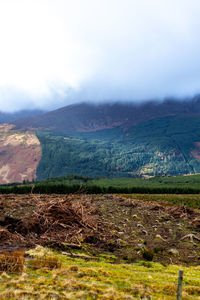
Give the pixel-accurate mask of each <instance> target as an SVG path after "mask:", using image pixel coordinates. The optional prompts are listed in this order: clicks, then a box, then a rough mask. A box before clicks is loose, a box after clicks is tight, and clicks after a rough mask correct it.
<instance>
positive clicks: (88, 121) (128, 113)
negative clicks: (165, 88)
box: [13, 96, 200, 131]
mask: <svg viewBox="0 0 200 300" xmlns="http://www.w3.org/2000/svg"><path fill="white" fill-rule="evenodd" d="M173 115H189V116H191V115H200V96H198V97H195V98H193V99H191V100H190V101H175V100H166V101H164V102H153V101H151V102H146V103H143V104H133V103H112V104H107V103H105V104H99V105H93V104H88V103H81V104H74V105H69V106H66V107H63V108H60V109H57V110H54V111H51V112H47V113H45V114H43V115H39V116H35V117H32V118H24V119H18V120H17V121H15V122H14V123H13V124H15V125H16V128H18V129H20V128H23V129H24V128H27V129H30V128H31V129H32V128H33V129H52V130H67V131H95V130H102V129H106V128H113V127H117V126H122V127H123V128H127V127H131V126H133V125H136V124H138V123H140V122H145V121H148V120H151V119H154V118H159V117H163V116H173Z"/></svg>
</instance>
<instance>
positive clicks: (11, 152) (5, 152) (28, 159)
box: [0, 124, 42, 184]
mask: <svg viewBox="0 0 200 300" xmlns="http://www.w3.org/2000/svg"><path fill="white" fill-rule="evenodd" d="M13 127H14V126H13V125H8V124H2V125H0V184H3V183H10V182H22V181H23V180H32V179H34V178H35V177H36V169H37V166H38V163H39V161H40V158H41V153H42V151H41V146H40V142H39V140H38V138H37V137H36V135H35V134H34V133H32V132H30V131H25V132H20V131H15V130H12V129H13Z"/></svg>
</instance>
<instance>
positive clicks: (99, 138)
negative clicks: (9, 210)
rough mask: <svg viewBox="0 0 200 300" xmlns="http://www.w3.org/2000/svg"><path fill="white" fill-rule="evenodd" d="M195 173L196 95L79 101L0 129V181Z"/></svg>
mask: <svg viewBox="0 0 200 300" xmlns="http://www.w3.org/2000/svg"><path fill="white" fill-rule="evenodd" d="M194 173H200V97H199V96H197V97H195V98H193V99H190V100H187V101H186V100H184V101H175V100H166V101H164V102H153V101H152V102H147V103H142V104H140V105H139V104H132V103H123V104H122V103H112V104H111V103H110V104H107V103H104V104H101V105H92V104H87V103H81V104H76V105H70V106H66V107H63V108H60V109H58V110H55V111H51V112H47V113H44V114H42V115H37V116H32V117H28V118H27V117H26V118H21V119H18V120H15V121H11V122H10V124H3V125H1V126H0V183H9V182H13V181H19V182H21V181H23V180H27V179H28V180H32V179H38V180H41V179H44V178H48V177H56V176H63V175H66V174H80V175H87V176H93V177H94V176H95V177H97V176H107V177H149V176H157V175H180V174H194Z"/></svg>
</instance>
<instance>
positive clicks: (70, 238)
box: [1, 195, 104, 245]
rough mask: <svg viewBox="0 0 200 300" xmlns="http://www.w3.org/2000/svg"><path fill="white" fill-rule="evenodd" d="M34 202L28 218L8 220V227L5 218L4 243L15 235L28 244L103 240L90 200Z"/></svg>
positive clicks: (55, 199)
mask: <svg viewBox="0 0 200 300" xmlns="http://www.w3.org/2000/svg"><path fill="white" fill-rule="evenodd" d="M35 203H36V207H35V209H34V211H33V213H32V216H31V217H29V218H20V219H19V218H18V219H12V224H10V222H8V218H6V219H5V220H6V222H5V224H4V225H5V228H6V229H5V230H7V235H6V237H5V238H6V239H7V240H12V239H13V236H15V235H16V234H17V235H18V236H21V237H22V239H23V238H25V240H26V243H27V244H28V245H31V244H36V243H38V244H43V245H45V244H50V243H53V242H56V243H57V244H58V243H60V244H62V243H67V244H70V243H74V244H75V245H80V243H81V242H84V241H85V240H87V241H90V242H91V243H97V242H99V241H100V240H101V237H102V238H103V232H104V230H103V229H102V226H101V224H100V223H99V219H98V210H97V208H96V205H95V204H94V203H92V199H91V198H89V197H87V196H82V197H81V198H79V199H78V200H77V198H76V195H71V196H66V197H65V196H64V197H63V198H58V197H55V198H52V197H50V198H48V197H47V198H45V199H41V198H37V199H35ZM9 220H11V218H9ZM8 223H9V224H8ZM1 225H3V224H2V223H1ZM2 235H3V232H2ZM4 235H5V233H4ZM18 239H19V237H18Z"/></svg>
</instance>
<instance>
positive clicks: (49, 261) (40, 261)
mask: <svg viewBox="0 0 200 300" xmlns="http://www.w3.org/2000/svg"><path fill="white" fill-rule="evenodd" d="M28 266H29V267H31V268H33V269H40V268H47V269H59V268H61V262H60V261H59V259H58V257H56V256H51V255H48V256H43V257H35V258H32V259H30V261H29V264H28Z"/></svg>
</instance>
